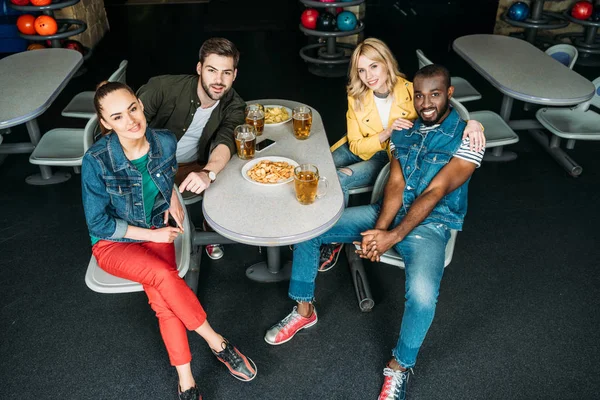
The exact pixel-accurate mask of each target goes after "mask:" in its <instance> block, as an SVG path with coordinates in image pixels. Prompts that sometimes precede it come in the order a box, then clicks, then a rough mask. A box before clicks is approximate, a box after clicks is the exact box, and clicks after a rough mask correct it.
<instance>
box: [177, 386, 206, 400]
mask: <svg viewBox="0 0 600 400" xmlns="http://www.w3.org/2000/svg"><path fill="white" fill-rule="evenodd" d="M177 394H178V395H179V400H202V396H200V391H199V390H198V386H194V387H192V388H189V389H188V390H186V391H185V392H182V391H181V388H180V387H179V385H177Z"/></svg>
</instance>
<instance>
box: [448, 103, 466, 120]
mask: <svg viewBox="0 0 600 400" xmlns="http://www.w3.org/2000/svg"><path fill="white" fill-rule="evenodd" d="M450 104H451V105H452V107H454V109H455V110H456V111H457V112H458V115H460V118H461V119H463V120H464V121H468V120H469V119H470V117H469V111H467V108H466V107H465V106H464V105H463V103H461V102H460V101H458V100H456V99H455V98H454V97H452V98H451V99H450Z"/></svg>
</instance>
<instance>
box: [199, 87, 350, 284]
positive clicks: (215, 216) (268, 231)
mask: <svg viewBox="0 0 600 400" xmlns="http://www.w3.org/2000/svg"><path fill="white" fill-rule="evenodd" d="M250 103H259V104H263V105H281V106H285V107H288V108H290V109H293V108H294V107H297V106H300V105H303V104H301V103H297V102H294V101H288V100H280V99H263V100H255V101H249V102H248V104H250ZM311 109H312V112H313V122H312V130H311V135H310V137H309V138H308V139H306V140H298V139H296V138H295V137H294V135H293V128H292V121H289V122H287V123H285V124H281V125H277V126H269V125H265V130H264V133H263V134H262V135H261V136H259V137H258V138H257V142H258V143H260V142H261V141H263V140H264V139H266V138H269V139H271V140H274V141H275V144H273V145H272V146H269V147H268V148H266V149H264V150H263V151H261V152H257V153H256V155H255V158H259V157H268V156H280V157H286V158H289V159H292V160H294V161H296V162H297V163H299V164H303V163H311V164H315V165H316V166H317V167H318V169H319V174H320V176H323V177H325V178H327V181H328V183H329V188H328V190H327V194H326V195H325V196H324V197H322V198H320V199H317V200H316V201H315V202H314V203H313V204H311V205H302V204H300V203H299V202H298V201H297V200H296V197H295V193H294V183H293V182H290V183H287V184H284V185H278V186H265V185H258V184H256V183H252V182H249V181H247V180H246V179H245V178H244V177H243V176H242V173H241V170H242V167H243V166H244V164H246V163H247V162H248V161H249V160H241V159H240V158H238V157H237V156H236V155H234V156H233V157H232V158H231V160H230V161H229V162H228V163H227V166H226V167H225V168H224V169H223V170H222V171H221V172H220V173H219V175H218V176H217V179H216V180H215V182H214V183H213V184H211V185H210V187H209V189H208V190H207V191H206V192H205V194H204V200H203V204H202V210H203V213H204V217H205V219H206V222H207V223H208V224H209V225H210V226H211V227H212V228H213V229H214V230H215V231H216V232H218V233H219V234H221V235H223V236H225V237H226V238H228V239H231V240H234V241H236V242H239V243H245V244H250V245H255V246H266V247H267V261H266V262H261V263H258V264H256V265H253V266H251V267H249V268H248V269H247V270H246V275H247V276H248V277H249V278H250V279H252V280H255V281H259V282H277V281H281V280H285V279H289V276H290V270H291V269H290V263H287V264H286V266H285V267H284V268H282V267H281V261H280V249H279V247H278V246H285V245H289V244H294V243H299V242H303V241H306V240H309V239H312V238H314V237H316V236H318V235H320V234H322V233H324V232H326V231H327V230H329V228H331V227H332V226H333V225H334V224H335V223H336V222H337V220H338V219H339V218H340V216H341V215H342V211H343V210H344V198H343V195H342V189H341V187H340V184H339V181H338V178H337V172H336V168H335V166H334V164H333V158H332V156H331V152H330V150H329V143H328V141H327V136H326V134H325V128H324V126H323V121H322V119H321V115H320V114H319V113H318V112H317V110H315V109H314V108H312V107H311Z"/></svg>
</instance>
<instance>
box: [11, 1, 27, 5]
mask: <svg viewBox="0 0 600 400" xmlns="http://www.w3.org/2000/svg"><path fill="white" fill-rule="evenodd" d="M10 2H11V3H13V4H14V5H16V6H26V5H27V4H29V0H10Z"/></svg>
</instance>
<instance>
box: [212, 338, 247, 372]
mask: <svg viewBox="0 0 600 400" xmlns="http://www.w3.org/2000/svg"><path fill="white" fill-rule="evenodd" d="M213 354H214V355H215V357H217V359H218V360H219V361H221V362H222V363H223V364H225V366H226V367H227V369H229V373H230V374H231V375H233V377H234V378H236V379H239V380H240V381H244V382H249V381H251V380H252V379H254V378H255V377H256V365H255V364H254V361H252V360H251V359H250V358H249V357H246V356H245V355H243V354H242V353H241V352H240V351H239V350H238V349H237V348H236V347H235V346H234V345H232V344H231V343H229V342H228V341H227V340H225V341H224V342H223V350H222V351H220V352H219V353H217V352H215V351H214V350H213Z"/></svg>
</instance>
